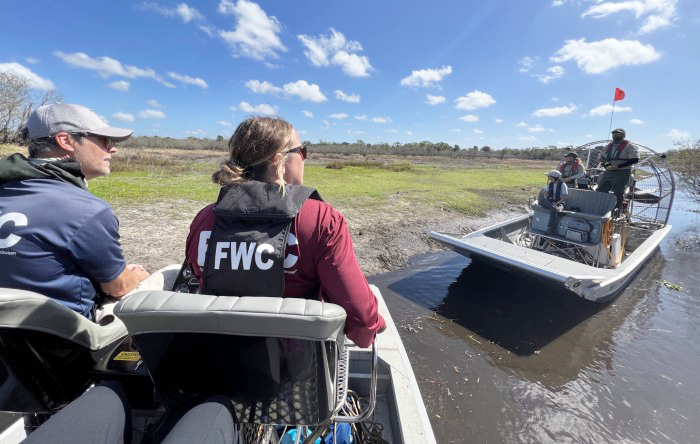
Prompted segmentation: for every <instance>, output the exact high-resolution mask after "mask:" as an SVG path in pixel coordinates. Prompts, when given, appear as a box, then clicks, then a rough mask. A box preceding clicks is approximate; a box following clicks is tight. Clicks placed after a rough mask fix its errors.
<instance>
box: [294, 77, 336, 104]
mask: <svg viewBox="0 0 700 444" xmlns="http://www.w3.org/2000/svg"><path fill="white" fill-rule="evenodd" d="M283 89H284V92H285V93H286V94H288V95H290V96H297V97H299V98H300V99H301V100H306V101H309V102H325V101H326V100H328V99H326V96H325V95H323V93H322V92H321V89H320V88H319V87H318V85H316V84H309V83H308V82H307V81H306V80H297V81H296V82H291V83H287V84H285V85H284V86H283Z"/></svg>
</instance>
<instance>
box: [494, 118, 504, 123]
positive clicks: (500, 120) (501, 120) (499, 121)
mask: <svg viewBox="0 0 700 444" xmlns="http://www.w3.org/2000/svg"><path fill="white" fill-rule="evenodd" d="M493 121H494V122H496V123H503V119H493Z"/></svg>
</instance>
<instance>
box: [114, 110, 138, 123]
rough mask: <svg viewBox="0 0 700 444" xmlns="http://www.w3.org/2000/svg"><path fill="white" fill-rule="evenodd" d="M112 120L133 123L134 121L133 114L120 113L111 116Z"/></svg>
mask: <svg viewBox="0 0 700 444" xmlns="http://www.w3.org/2000/svg"><path fill="white" fill-rule="evenodd" d="M112 118H113V119H115V120H121V121H123V122H133V121H134V120H135V118H134V115H133V114H129V113H121V112H120V113H114V114H112Z"/></svg>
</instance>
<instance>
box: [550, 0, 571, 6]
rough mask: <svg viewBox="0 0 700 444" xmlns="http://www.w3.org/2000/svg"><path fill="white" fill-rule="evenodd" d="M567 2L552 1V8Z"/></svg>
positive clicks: (561, 0) (560, 0)
mask: <svg viewBox="0 0 700 444" xmlns="http://www.w3.org/2000/svg"><path fill="white" fill-rule="evenodd" d="M567 1H568V0H552V6H555V7H556V6H561V5H563V4H564V3H566V2H567Z"/></svg>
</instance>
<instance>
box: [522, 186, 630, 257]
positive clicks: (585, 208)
mask: <svg viewBox="0 0 700 444" xmlns="http://www.w3.org/2000/svg"><path fill="white" fill-rule="evenodd" d="M540 199H544V189H542V190H541V191H540V194H539V196H538V200H540ZM616 205H617V198H616V197H615V195H614V194H609V193H599V192H597V191H590V190H581V189H576V188H570V189H569V194H568V196H567V198H566V200H565V201H564V211H562V212H561V213H559V214H558V215H557V216H556V217H557V219H558V220H557V221H556V233H553V234H547V236H549V237H552V238H555V239H561V240H567V241H575V242H576V243H579V244H582V245H597V244H598V243H599V242H600V239H601V234H602V231H603V224H604V223H605V222H606V221H607V220H608V219H609V218H610V217H611V216H612V210H614V209H615V206H616ZM532 209H533V211H534V213H533V217H532V225H531V227H530V229H531V231H532V232H533V233H535V234H539V235H545V234H546V233H547V228H548V226H549V218H550V217H551V212H550V210H549V209H547V208H545V207H543V206H541V205H539V204H532Z"/></svg>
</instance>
